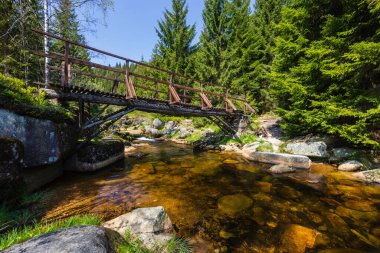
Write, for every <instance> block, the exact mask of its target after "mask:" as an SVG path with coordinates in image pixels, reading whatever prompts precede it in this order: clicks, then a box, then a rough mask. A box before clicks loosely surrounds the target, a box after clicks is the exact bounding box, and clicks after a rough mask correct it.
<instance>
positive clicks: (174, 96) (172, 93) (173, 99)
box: [169, 74, 181, 104]
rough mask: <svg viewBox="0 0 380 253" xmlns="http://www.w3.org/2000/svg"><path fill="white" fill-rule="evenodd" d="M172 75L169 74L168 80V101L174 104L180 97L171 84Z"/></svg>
mask: <svg viewBox="0 0 380 253" xmlns="http://www.w3.org/2000/svg"><path fill="white" fill-rule="evenodd" d="M173 81H174V75H173V74H170V82H169V103H170V104H176V103H180V102H181V98H180V97H179V95H178V93H177V91H176V90H175V88H174V86H173Z"/></svg>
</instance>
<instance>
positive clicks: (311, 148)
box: [286, 141, 328, 157]
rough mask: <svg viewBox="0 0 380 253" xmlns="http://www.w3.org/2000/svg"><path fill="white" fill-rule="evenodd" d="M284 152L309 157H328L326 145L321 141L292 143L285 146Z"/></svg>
mask: <svg viewBox="0 0 380 253" xmlns="http://www.w3.org/2000/svg"><path fill="white" fill-rule="evenodd" d="M286 150H287V151H288V152H289V153H292V154H295V155H305V156H311V157H328V153H327V145H326V143H324V142H322V141H317V142H293V143H288V144H287V145H286Z"/></svg>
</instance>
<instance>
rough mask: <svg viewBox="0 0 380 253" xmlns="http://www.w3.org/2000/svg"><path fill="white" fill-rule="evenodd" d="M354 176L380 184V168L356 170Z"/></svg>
mask: <svg viewBox="0 0 380 253" xmlns="http://www.w3.org/2000/svg"><path fill="white" fill-rule="evenodd" d="M352 176H354V177H356V178H358V179H359V180H361V181H364V182H368V183H377V184H380V168H378V169H375V170H367V171H361V172H356V173H354V174H352Z"/></svg>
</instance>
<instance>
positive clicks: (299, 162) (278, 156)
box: [243, 151, 311, 169]
mask: <svg viewBox="0 0 380 253" xmlns="http://www.w3.org/2000/svg"><path fill="white" fill-rule="evenodd" d="M243 155H244V157H246V158H247V159H248V160H250V161H256V162H262V163H270V164H284V165H288V166H292V167H295V168H299V169H309V168H310V166H311V160H310V159H309V157H307V156H302V155H291V154H283V153H271V152H249V151H244V152H243Z"/></svg>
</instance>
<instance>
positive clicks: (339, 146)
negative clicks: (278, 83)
mask: <svg viewBox="0 0 380 253" xmlns="http://www.w3.org/2000/svg"><path fill="white" fill-rule="evenodd" d="M279 121H280V119H279V118H275V117H268V116H266V117H265V116H264V117H261V118H259V119H258V120H257V121H256V123H255V127H254V128H251V129H249V128H246V130H245V131H243V132H240V133H239V139H237V138H234V137H232V136H225V135H223V134H222V133H221V132H220V130H219V129H218V128H217V127H215V126H213V125H212V124H210V123H209V122H207V121H205V120H198V119H176V120H167V121H165V119H159V118H144V116H138V117H132V118H129V119H128V120H127V124H125V125H124V127H122V128H123V131H125V132H128V133H130V134H132V135H135V136H147V137H150V138H155V139H156V140H170V141H174V142H176V143H182V144H190V145H193V148H194V150H195V151H203V150H218V151H225V152H238V153H241V154H243V155H244V156H245V157H246V158H247V159H248V160H252V161H257V162H264V163H272V164H280V165H287V166H290V167H295V168H303V169H308V168H309V167H310V164H311V162H324V163H329V164H331V165H333V166H336V167H337V168H338V170H339V171H344V172H359V173H356V174H354V175H355V176H357V178H358V180H363V181H366V182H374V183H376V182H377V181H379V180H380V179H379V178H378V176H377V175H378V174H379V173H378V171H380V170H378V169H379V168H380V158H379V155H378V154H376V153H375V152H374V151H370V152H368V151H367V150H360V149H355V148H352V147H346V146H345V145H344V144H343V143H341V142H340V141H338V140H335V139H334V138H331V137H326V136H314V135H308V136H304V137H298V138H292V139H288V138H287V137H286V136H284V135H283V133H282V131H281V128H280V126H279ZM366 170H373V171H372V172H371V173H369V174H368V173H364V174H363V173H360V172H361V171H366ZM364 175H367V176H366V177H365V176H364ZM368 175H371V176H368Z"/></svg>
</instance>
